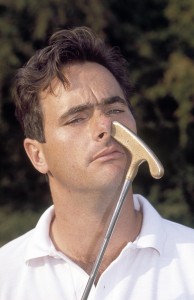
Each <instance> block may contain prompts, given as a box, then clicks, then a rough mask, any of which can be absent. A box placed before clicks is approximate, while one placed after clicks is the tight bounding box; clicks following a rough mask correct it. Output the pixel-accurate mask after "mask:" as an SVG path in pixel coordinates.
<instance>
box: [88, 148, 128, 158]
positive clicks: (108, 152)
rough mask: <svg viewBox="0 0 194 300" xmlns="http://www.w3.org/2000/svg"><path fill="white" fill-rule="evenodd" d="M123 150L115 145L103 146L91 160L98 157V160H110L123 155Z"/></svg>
mask: <svg viewBox="0 0 194 300" xmlns="http://www.w3.org/2000/svg"><path fill="white" fill-rule="evenodd" d="M123 155H124V152H123V151H120V150H119V149H118V148H117V147H109V148H105V149H103V150H102V151H100V152H98V153H97V154H96V155H94V157H93V159H92V160H93V161H94V160H97V159H100V160H110V159H118V158H119V157H121V156H123Z"/></svg>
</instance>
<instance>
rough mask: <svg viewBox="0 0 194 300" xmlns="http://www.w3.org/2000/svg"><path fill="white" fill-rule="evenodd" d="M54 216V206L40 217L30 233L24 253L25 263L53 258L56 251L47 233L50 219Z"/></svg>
mask: <svg viewBox="0 0 194 300" xmlns="http://www.w3.org/2000/svg"><path fill="white" fill-rule="evenodd" d="M53 216H54V206H53V205H52V206H50V207H49V208H48V209H47V210H46V211H45V212H44V213H43V215H42V216H41V217H40V219H39V221H38V223H37V225H36V227H35V228H34V230H33V232H32V236H31V239H30V241H29V244H28V247H27V253H26V261H29V260H31V259H34V258H38V257H44V256H54V254H55V252H56V250H55V247H54V245H53V243H52V241H51V238H50V235H49V231H50V224H51V221H52V218H53Z"/></svg>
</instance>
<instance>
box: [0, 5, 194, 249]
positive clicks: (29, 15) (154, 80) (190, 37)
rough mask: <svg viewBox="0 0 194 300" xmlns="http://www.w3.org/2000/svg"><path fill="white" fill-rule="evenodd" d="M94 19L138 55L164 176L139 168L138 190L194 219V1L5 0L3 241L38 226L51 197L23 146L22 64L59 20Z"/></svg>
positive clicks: (146, 116) (140, 108) (133, 62)
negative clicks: (18, 90) (15, 94)
mask: <svg viewBox="0 0 194 300" xmlns="http://www.w3.org/2000/svg"><path fill="white" fill-rule="evenodd" d="M78 25H86V26H89V27H91V28H93V29H94V30H95V31H96V32H97V33H99V34H100V35H101V36H102V37H103V38H105V39H106V41H107V43H109V44H110V45H113V46H115V45H116V46H119V47H120V49H121V51H122V53H123V54H124V55H125V57H126V58H127V60H128V62H129V68H130V73H131V80H132V82H133V85H134V95H133V98H132V103H133V105H134V107H135V109H136V116H137V122H138V132H139V135H140V136H141V137H142V138H143V139H144V140H145V141H146V143H147V144H149V145H150V147H151V148H152V149H153V150H154V152H155V153H156V154H157V156H159V158H160V160H161V161H162V162H163V165H164V168H165V176H164V177H163V178H162V179H161V180H159V181H157V180H154V179H153V178H151V177H150V175H149V172H148V170H147V167H146V165H145V166H142V167H141V168H140V171H139V173H138V176H137V177H136V179H135V182H134V190H135V192H137V193H142V194H143V195H145V196H146V197H148V198H149V199H150V201H151V202H152V204H153V205H154V206H155V207H156V208H157V209H158V211H159V212H160V213H161V214H162V215H163V216H164V217H166V218H169V219H171V220H174V221H177V222H180V223H183V224H185V225H189V226H191V227H194V1H193V0H123V1H117V0H41V1H40V0H17V1H15V0H6V1H5V0H0V45H1V46H0V140H1V147H0V165H1V169H0V245H3V244H4V243H6V242H7V241H9V240H11V239H13V238H15V237H17V236H18V235H20V234H22V233H23V232H25V231H26V230H28V229H30V228H32V227H33V226H34V225H35V223H36V222H37V219H38V218H39V216H40V214H41V213H42V211H43V210H44V209H45V208H46V207H47V206H49V205H50V203H51V199H50V194H49V190H48V186H47V182H46V179H45V178H44V176H42V175H39V174H38V173H37V172H36V171H35V170H34V169H33V167H32V166H31V164H30V162H29V161H28V159H27V157H26V155H25V153H24V150H23V134H22V132H21V129H20V127H19V125H18V123H17V121H16V120H15V117H14V107H13V103H12V100H11V86H12V78H13V75H14V73H15V70H16V69H17V68H19V67H21V65H23V64H24V63H25V62H26V61H27V60H28V59H29V58H30V57H31V56H32V55H33V54H34V52H35V50H36V49H38V48H40V47H43V46H44V45H45V44H46V42H47V41H48V38H49V36H50V35H51V34H52V33H53V32H54V31H56V30H57V29H60V28H70V27H74V26H78Z"/></svg>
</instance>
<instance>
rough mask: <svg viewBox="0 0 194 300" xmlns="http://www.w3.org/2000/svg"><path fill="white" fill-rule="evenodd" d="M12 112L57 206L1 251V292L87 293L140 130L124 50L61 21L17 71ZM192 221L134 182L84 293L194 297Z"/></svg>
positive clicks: (69, 296) (69, 299)
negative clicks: (124, 135)
mask: <svg viewBox="0 0 194 300" xmlns="http://www.w3.org/2000/svg"><path fill="white" fill-rule="evenodd" d="M14 98H15V103H16V114H17V117H18V119H19V121H20V122H21V125H22V127H23V129H24V132H25V135H26V138H25V140H24V147H25V150H26V153H27V155H28V156H29V159H30V160H31V162H32V164H33V166H34V167H35V169H37V170H38V171H39V172H41V173H42V174H47V176H48V180H49V186H50V190H51V195H52V199H53V204H54V206H52V207H50V208H49V209H48V210H47V211H46V212H45V213H44V214H43V215H42V216H41V218H40V220H39V222H38V224H37V226H36V228H35V229H33V230H31V231H30V232H28V233H26V234H25V235H23V236H21V237H19V238H17V239H16V240H14V241H12V242H10V243H8V244H7V245H5V246H4V247H3V248H2V249H1V251H0V265H1V275H0V299H1V300H15V299H17V300H26V299H28V300H31V299H40V300H43V299H45V300H49V299H52V300H53V299H57V300H60V299H61V300H62V299H63V300H64V299H66V300H73V299H81V297H82V294H83V292H84V288H85V286H86V283H87V281H88V277H89V274H90V272H91V269H92V267H93V264H94V262H95V259H96V257H97V255H98V252H99V249H100V247H101V244H102V241H103V238H104V235H105V232H106V230H107V227H108V224H109V222H110V219H111V216H112V213H113V211H114V208H115V206H116V203H117V201H118V198H119V195H120V191H121V188H122V185H123V181H124V178H125V174H126V171H127V169H128V167H129V164H130V154H129V153H128V152H127V151H126V150H125V149H124V148H123V147H122V146H121V145H120V144H118V143H117V142H116V141H115V140H114V139H113V138H112V137H111V124H112V122H113V121H115V120H116V121H118V122H120V123H122V124H123V125H125V126H127V127H128V128H130V129H131V130H132V131H134V132H136V123H135V120H134V117H133V114H132V109H131V105H130V85H129V82H128V75H127V72H126V64H125V60H124V59H123V58H122V57H121V55H120V54H119V53H118V51H117V50H115V49H112V48H109V47H107V46H106V45H105V44H104V42H103V41H102V40H100V39H99V38H97V37H96V36H95V35H94V34H93V33H92V32H91V31H90V30H89V29H87V28H83V27H81V28H75V29H73V30H61V31H59V32H57V33H55V34H54V35H53V36H52V37H51V39H50V44H49V45H48V46H47V47H46V48H44V49H42V50H40V51H39V52H37V53H36V54H35V55H34V56H33V57H32V58H31V59H30V60H29V62H28V63H27V64H26V65H25V66H24V67H23V68H22V69H20V70H19V71H18V73H17V75H16V79H15V96H14ZM193 254H194V231H193V230H192V229H189V228H186V227H184V226H182V225H178V224H175V223H173V222H169V221H167V220H164V219H162V218H161V217H160V216H159V215H158V213H157V212H156V211H155V210H154V208H153V207H152V206H151V205H150V204H149V202H148V201H147V200H146V199H144V198H143V197H142V196H140V195H133V193H132V189H130V191H129V192H128V195H127V198H126V201H125V203H124V206H123V208H122V211H121V214H120V217H119V220H118V222H117V225H116V227H115V230H114V232H113V235H112V238H111V240H110V243H109V245H108V247H107V250H106V252H105V256H104V258H103V261H102V264H101V266H100V269H99V272H98V276H97V279H96V281H95V284H94V285H93V287H92V290H91V293H90V295H89V298H88V299H90V300H91V299H95V300H97V299H98V300H101V299H106V300H113V299H115V300H119V299H121V300H126V299H138V300H139V299H152V300H156V299H160V300H164V299H169V300H173V299H174V300H175V299H176V300H178V299H179V300H180V299H184V300H185V299H194V284H193V276H194V259H193Z"/></svg>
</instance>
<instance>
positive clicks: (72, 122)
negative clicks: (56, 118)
mask: <svg viewBox="0 0 194 300" xmlns="http://www.w3.org/2000/svg"><path fill="white" fill-rule="evenodd" d="M85 119H86V118H84V117H79V118H74V119H71V120H69V121H67V122H66V123H65V125H74V124H75V125H76V124H79V123H81V122H83V121H85Z"/></svg>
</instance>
